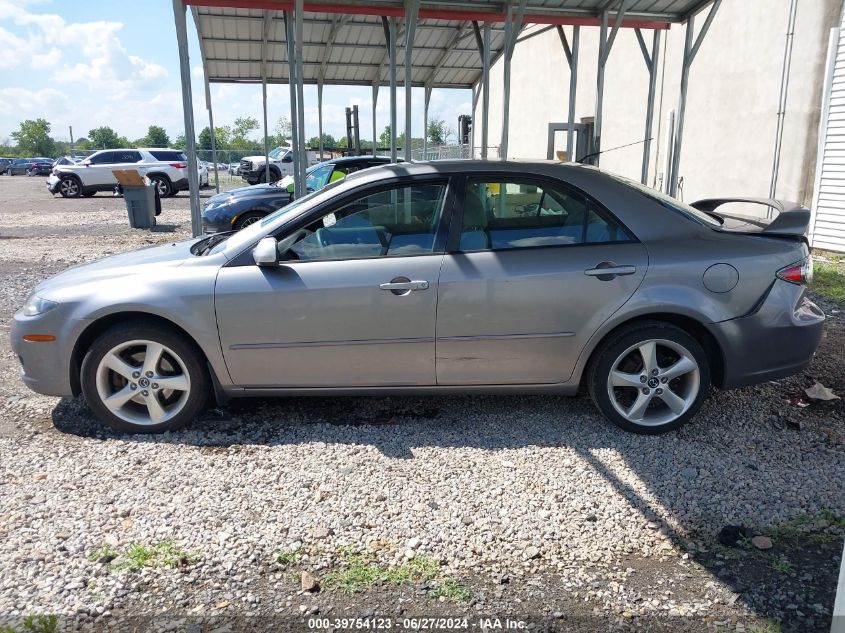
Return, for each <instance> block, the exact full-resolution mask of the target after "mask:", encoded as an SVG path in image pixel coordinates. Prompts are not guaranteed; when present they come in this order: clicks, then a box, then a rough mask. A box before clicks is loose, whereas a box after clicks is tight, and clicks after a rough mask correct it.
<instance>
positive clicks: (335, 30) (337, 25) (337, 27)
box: [302, 15, 349, 158]
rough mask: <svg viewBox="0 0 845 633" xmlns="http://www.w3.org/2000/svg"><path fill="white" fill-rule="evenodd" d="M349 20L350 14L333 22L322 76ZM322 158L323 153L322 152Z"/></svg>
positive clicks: (304, 43) (327, 41) (326, 45)
mask: <svg viewBox="0 0 845 633" xmlns="http://www.w3.org/2000/svg"><path fill="white" fill-rule="evenodd" d="M348 20H349V16H347V15H342V16H340V17H337V18H335V19H334V21H333V22H334V23H333V24H332V30H331V31H330V32H329V37H328V38H327V39H326V42H325V47H326V48H325V51H324V52H323V60H322V61H321V62H320V78H322V77H325V75H326V65H327V64H328V63H329V55H330V54H331V51H332V46H334V45H335V40H336V39H337V36H338V34H339V33H340V29H341V28H343V25H344V24H345V23H346V22H347V21H348ZM307 44H308V42H302V45H303V46H306V45H307ZM320 157H321V158H322V154H320Z"/></svg>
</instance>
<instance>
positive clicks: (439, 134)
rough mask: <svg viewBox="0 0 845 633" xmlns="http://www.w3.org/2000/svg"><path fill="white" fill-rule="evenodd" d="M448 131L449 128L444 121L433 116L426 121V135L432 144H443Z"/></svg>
mask: <svg viewBox="0 0 845 633" xmlns="http://www.w3.org/2000/svg"><path fill="white" fill-rule="evenodd" d="M450 132H451V130H450V129H449V126H447V125H446V121H444V120H443V119H437V118H435V119H431V120H430V121H429V122H428V129H427V130H426V136H427V137H428V142H429V143H431V144H432V145H443V144H445V143H446V139H447V138H448V136H449V133H450Z"/></svg>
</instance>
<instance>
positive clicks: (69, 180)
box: [59, 176, 82, 198]
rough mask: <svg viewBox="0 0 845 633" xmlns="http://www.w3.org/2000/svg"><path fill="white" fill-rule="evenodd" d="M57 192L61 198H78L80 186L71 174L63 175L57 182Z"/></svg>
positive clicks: (80, 190)
mask: <svg viewBox="0 0 845 633" xmlns="http://www.w3.org/2000/svg"><path fill="white" fill-rule="evenodd" d="M59 193H60V194H62V197H63V198H78V197H79V196H80V195H82V187H81V186H80V185H79V181H78V180H77V179H76V178H74V177H73V176H64V177H63V178H62V180H61V182H60V183H59Z"/></svg>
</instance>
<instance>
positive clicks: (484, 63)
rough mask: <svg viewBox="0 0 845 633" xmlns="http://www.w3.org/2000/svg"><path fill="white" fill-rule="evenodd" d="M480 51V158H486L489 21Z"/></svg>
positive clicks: (488, 90) (488, 98) (485, 26)
mask: <svg viewBox="0 0 845 633" xmlns="http://www.w3.org/2000/svg"><path fill="white" fill-rule="evenodd" d="M482 46H483V49H482V51H481V85H482V89H483V90H484V97H483V98H482V99H481V158H482V159H486V158H487V143H488V139H489V128H488V123H489V121H490V23H489V22H485V23H484V41H483V44H482Z"/></svg>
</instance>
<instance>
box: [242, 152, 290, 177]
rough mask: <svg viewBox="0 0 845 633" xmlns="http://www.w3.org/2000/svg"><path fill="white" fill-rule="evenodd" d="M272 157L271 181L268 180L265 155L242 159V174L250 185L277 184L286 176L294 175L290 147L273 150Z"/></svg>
mask: <svg viewBox="0 0 845 633" xmlns="http://www.w3.org/2000/svg"><path fill="white" fill-rule="evenodd" d="M268 156H269V157H270V180H269V181H268V180H267V170H266V168H265V166H266V164H267V163H266V162H265V160H264V155H263V154H262V155H261V156H246V157H244V158H242V159H241V165H240V174H241V177H243V179H244V180H246V181H247V182H248V183H249V184H251V185H255V184H258V183H259V182H276V181H277V180H281V179H282V178H283V177H285V176H292V175H293V152H292V151H291V149H290V148H289V147H277V148H276V149H274V150H272V151H271V152H270V153H269V155H268Z"/></svg>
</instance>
